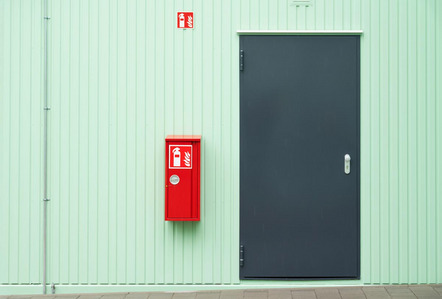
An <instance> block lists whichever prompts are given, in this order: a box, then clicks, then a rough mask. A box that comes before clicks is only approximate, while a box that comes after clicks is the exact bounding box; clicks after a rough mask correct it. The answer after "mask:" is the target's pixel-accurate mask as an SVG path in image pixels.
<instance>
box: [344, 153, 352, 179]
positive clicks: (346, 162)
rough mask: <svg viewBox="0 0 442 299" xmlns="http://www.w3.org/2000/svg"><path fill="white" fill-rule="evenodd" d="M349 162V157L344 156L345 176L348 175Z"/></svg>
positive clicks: (347, 155)
mask: <svg viewBox="0 0 442 299" xmlns="http://www.w3.org/2000/svg"><path fill="white" fill-rule="evenodd" d="M350 161H351V157H350V155H349V154H345V156H344V172H345V174H350Z"/></svg>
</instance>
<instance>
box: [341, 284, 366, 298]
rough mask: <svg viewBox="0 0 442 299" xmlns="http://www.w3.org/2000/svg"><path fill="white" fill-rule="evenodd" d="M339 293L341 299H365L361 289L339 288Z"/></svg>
mask: <svg viewBox="0 0 442 299" xmlns="http://www.w3.org/2000/svg"><path fill="white" fill-rule="evenodd" d="M338 290H339V293H340V294H341V297H342V299H361V298H363V299H365V298H366V297H365V294H364V292H363V291H362V288H360V287H358V288H355V287H348V288H339V289H338Z"/></svg>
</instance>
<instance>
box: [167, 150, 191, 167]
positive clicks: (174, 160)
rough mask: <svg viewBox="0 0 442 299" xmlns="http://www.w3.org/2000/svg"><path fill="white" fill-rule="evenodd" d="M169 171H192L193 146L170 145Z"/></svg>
mask: <svg viewBox="0 0 442 299" xmlns="http://www.w3.org/2000/svg"><path fill="white" fill-rule="evenodd" d="M169 169H192V146H191V145H169Z"/></svg>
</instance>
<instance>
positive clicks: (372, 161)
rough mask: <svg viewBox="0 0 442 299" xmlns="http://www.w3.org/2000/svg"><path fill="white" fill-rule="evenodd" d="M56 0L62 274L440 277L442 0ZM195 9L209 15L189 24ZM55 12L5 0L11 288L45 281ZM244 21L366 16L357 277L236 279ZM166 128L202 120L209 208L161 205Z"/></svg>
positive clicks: (1, 262) (349, 22) (150, 278)
mask: <svg viewBox="0 0 442 299" xmlns="http://www.w3.org/2000/svg"><path fill="white" fill-rule="evenodd" d="M49 4H50V5H49V11H50V16H51V20H50V21H49V22H50V25H49V26H50V33H49V36H50V40H49V45H50V51H49V57H50V58H49V62H50V63H49V70H50V74H49V86H50V91H49V102H50V107H51V110H50V116H49V119H50V132H49V136H50V148H49V167H50V168H49V169H50V171H49V174H50V177H49V182H50V184H49V197H50V199H51V201H50V203H49V215H50V218H49V227H50V228H49V251H48V256H49V259H48V282H49V283H52V282H53V283H55V284H56V285H57V290H60V291H66V292H67V291H75V292H78V291H81V290H87V291H95V290H102V289H104V290H114V289H112V288H111V287H108V286H106V285H120V284H122V285H134V284H135V285H137V284H140V285H145V284H150V285H152V288H154V285H166V286H165V288H166V289H167V288H169V289H171V288H172V287H171V286H167V285H168V284H180V285H181V284H208V285H215V286H214V287H216V288H222V286H220V285H219V284H228V285H232V284H233V285H237V284H240V286H246V285H268V286H271V285H287V284H297V285H304V284H310V283H315V284H349V283H357V284H360V283H367V284H376V283H434V282H439V283H441V282H442V237H441V234H442V202H441V201H442V188H441V186H442V121H441V119H442V104H441V103H442V55H441V53H442V2H441V1H438V0H428V1H424V0H408V1H405V0H388V1H386V0H376V1H369V0H353V1H350V0H334V1H328V0H314V1H313V2H312V3H311V5H310V6H309V7H306V6H304V5H302V4H301V5H299V6H297V5H295V4H294V3H292V1H290V0H279V1H272V0H248V1H246V0H242V1H233V0H230V1H213V0H210V1H203V0H192V1H187V0H174V1H171V0H170V1H155V0H150V1H146V0H138V1H135V0H133V1H117V0H105V1H104V0H101V1H92V0H89V1H88V0H81V1H67V0H63V1H53V0H50V1H49ZM181 10H182V11H194V12H195V29H193V30H185V31H184V30H178V29H176V20H175V18H176V12H177V11H181ZM42 17H43V14H42V1H31V0H20V1H15V0H14V1H13V0H0V74H1V75H0V161H1V165H0V191H1V195H0V196H1V199H0V232H1V235H0V238H1V239H0V284H1V285H0V292H3V293H5V292H6V293H8V292H9V293H11V292H23V291H24V290H25V291H29V292H34V290H35V291H40V288H37V287H35V288H30V289H26V288H25V287H24V286H26V285H29V284H39V283H41V281H42V274H41V272H42V262H41V257H42V241H41V240H42V196H43V195H42V180H43V179H42V172H43V171H42V160H43V159H42V152H43V151H42V145H43V141H42V140H43V94H42V92H43V87H42V86H43V30H42V29H43V18H42ZM239 29H250V30H363V32H364V33H363V35H362V36H361V158H362V161H361V163H362V164H361V169H362V170H361V218H362V219H361V221H362V223H361V236H362V239H361V243H362V252H361V254H362V256H361V280H360V281H336V282H333V281H332V282H330V281H327V282H272V281H267V282H261V281H258V282H256V281H255V282H248V281H239V274H238V246H239V244H238V242H239V241H238V240H239V230H238V226H239V76H238V50H239V37H238V35H237V34H236V30H239ZM167 134H202V136H203V142H202V169H203V170H202V184H201V186H202V190H201V195H202V210H201V211H202V220H201V222H200V223H181V222H178V223H171V222H164V137H165V136H166V135H167ZM78 284H79V285H82V284H84V285H91V286H90V287H89V288H86V287H85V288H82V286H75V285H78ZM13 285H17V286H16V287H15V288H12V286H13ZM62 285H66V286H65V287H63V286H62ZM99 285H105V286H103V287H100V286H99ZM216 285H217V286H216ZM191 288H195V286H191ZM126 289H131V290H142V289H145V287H140V288H138V289H137V286H128V287H126ZM8 290H9V291H8Z"/></svg>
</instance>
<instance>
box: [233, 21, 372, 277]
mask: <svg viewBox="0 0 442 299" xmlns="http://www.w3.org/2000/svg"><path fill="white" fill-rule="evenodd" d="M236 33H237V36H238V40H237V53H238V57H240V50H241V38H240V37H241V36H244V35H270V36H278V35H279V36H281V35H283V36H284V35H287V36H293V35H317V36H330V35H338V36H343V35H356V36H359V37H360V38H359V65H358V68H359V101H358V104H357V106H358V108H359V123H358V149H359V173H358V176H359V178H358V180H359V182H358V186H357V192H358V203H357V205H358V208H359V217H358V218H359V222H358V230H359V239H358V244H357V249H358V251H359V257H358V276H357V277H355V278H241V275H240V268H241V265H240V264H241V259H242V256H241V248H240V246H241V235H240V231H241V228H240V225H241V211H240V206H241V204H240V201H241V198H240V194H241V192H240V191H239V194H238V196H239V197H238V206H239V212H238V243H237V248H238V250H239V260H238V264H237V265H238V268H237V269H238V277H239V280H240V281H241V283H245V282H247V281H259V280H262V281H269V280H270V281H344V282H348V281H354V282H358V281H362V279H361V276H362V275H361V272H362V246H361V242H362V234H361V229H362V219H361V218H362V213H361V206H362V204H361V172H362V171H361V165H362V163H361V161H362V157H361V114H362V113H361V100H362V93H361V85H362V84H361V83H362V82H361V74H362V71H361V68H362V55H361V52H362V47H361V45H362V41H361V40H362V36H363V34H364V32H363V30H241V29H240V30H237V31H236ZM240 65H241V62H240V63H238V70H237V72H238V73H237V74H238V91H237V92H238V105H240V103H241V94H240V91H241V77H240V75H239V74H240V72H241V67H240ZM240 111H241V109H238V124H239V123H240V121H241V120H240V119H241V116H240ZM238 130H240V128H238ZM238 137H239V140H238V146H239V144H240V140H241V134H240V133H239V134H238ZM240 151H241V149H240V148H239V147H238V156H239V158H240ZM240 172H241V167H240V164H239V165H238V177H240ZM240 188H241V182H240V183H239V189H240Z"/></svg>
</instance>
